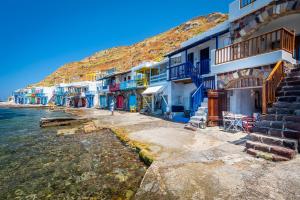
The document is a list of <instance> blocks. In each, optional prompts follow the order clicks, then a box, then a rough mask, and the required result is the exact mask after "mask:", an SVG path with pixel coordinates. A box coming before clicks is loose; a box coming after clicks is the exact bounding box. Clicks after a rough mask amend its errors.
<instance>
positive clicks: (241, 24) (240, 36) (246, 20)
mask: <svg viewBox="0 0 300 200" xmlns="http://www.w3.org/2000/svg"><path fill="white" fill-rule="evenodd" d="M294 13H300V0H290V1H287V0H279V1H273V2H272V3H271V4H269V5H268V6H266V7H264V8H261V9H259V10H257V11H255V12H253V13H252V14H249V15H247V16H245V17H243V18H241V19H239V20H236V21H234V22H232V23H231V28H230V34H231V39H232V41H233V42H240V41H242V40H245V39H248V38H249V37H251V35H252V34H253V33H255V32H256V31H257V30H258V29H259V28H260V27H262V26H264V25H266V24H268V23H269V22H271V21H272V20H274V19H277V18H279V17H282V16H287V15H290V14H294ZM270 31H271V30H270Z"/></svg>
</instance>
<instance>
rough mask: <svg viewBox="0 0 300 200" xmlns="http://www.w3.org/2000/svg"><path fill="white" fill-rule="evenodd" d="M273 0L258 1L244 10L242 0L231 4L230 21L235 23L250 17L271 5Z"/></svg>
mask: <svg viewBox="0 0 300 200" xmlns="http://www.w3.org/2000/svg"><path fill="white" fill-rule="evenodd" d="M272 1H273V0H256V1H255V2H253V3H252V4H249V5H247V6H245V7H243V8H241V7H240V0H235V1H234V2H232V3H230V4H229V21H230V22H233V21H235V20H237V19H239V18H241V17H244V16H245V15H248V14H250V13H252V12H254V11H256V10H258V9H260V8H262V7H264V6H266V5H268V4H269V3H271V2H272Z"/></svg>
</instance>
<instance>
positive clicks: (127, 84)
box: [120, 80, 137, 90]
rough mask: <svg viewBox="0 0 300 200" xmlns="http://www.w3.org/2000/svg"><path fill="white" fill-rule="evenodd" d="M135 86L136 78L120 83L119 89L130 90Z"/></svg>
mask: <svg viewBox="0 0 300 200" xmlns="http://www.w3.org/2000/svg"><path fill="white" fill-rule="evenodd" d="M136 87H137V81H136V80H129V81H124V82H122V83H121V84H120V90H130V89H135V88H136Z"/></svg>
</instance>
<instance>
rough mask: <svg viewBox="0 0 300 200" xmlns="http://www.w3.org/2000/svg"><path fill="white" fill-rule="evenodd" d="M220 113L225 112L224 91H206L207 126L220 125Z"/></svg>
mask: <svg viewBox="0 0 300 200" xmlns="http://www.w3.org/2000/svg"><path fill="white" fill-rule="evenodd" d="M222 111H227V97H226V91H225V90H208V126H220V125H221V124H222Z"/></svg>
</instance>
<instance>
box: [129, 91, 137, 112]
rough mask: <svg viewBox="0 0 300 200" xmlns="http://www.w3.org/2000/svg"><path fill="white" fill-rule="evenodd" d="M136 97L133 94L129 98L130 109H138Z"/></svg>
mask: <svg viewBox="0 0 300 200" xmlns="http://www.w3.org/2000/svg"><path fill="white" fill-rule="evenodd" d="M136 107H137V106H136V95H135V94H131V95H130V96H129V109H136Z"/></svg>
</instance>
